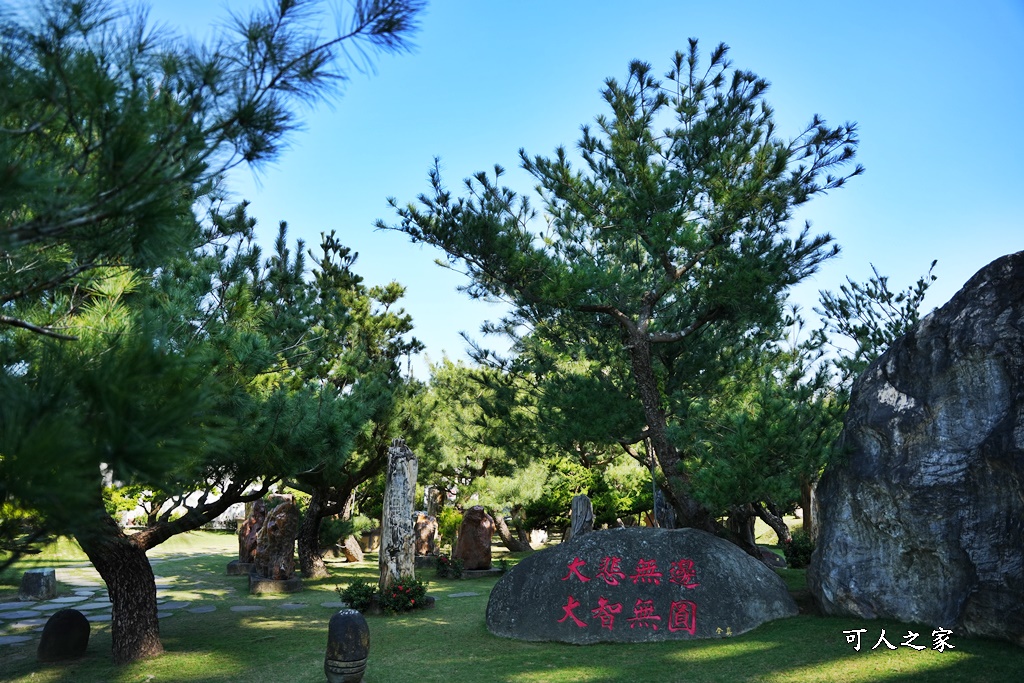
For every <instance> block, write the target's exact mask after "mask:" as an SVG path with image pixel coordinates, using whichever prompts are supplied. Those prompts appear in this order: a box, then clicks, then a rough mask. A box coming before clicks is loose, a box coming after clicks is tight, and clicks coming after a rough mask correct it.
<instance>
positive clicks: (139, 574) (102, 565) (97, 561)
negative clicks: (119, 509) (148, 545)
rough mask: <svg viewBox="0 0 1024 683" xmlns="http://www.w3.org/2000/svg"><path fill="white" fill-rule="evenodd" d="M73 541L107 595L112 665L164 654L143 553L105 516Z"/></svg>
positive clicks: (153, 588) (150, 573)
mask: <svg viewBox="0 0 1024 683" xmlns="http://www.w3.org/2000/svg"><path fill="white" fill-rule="evenodd" d="M102 517H103V518H102V521H101V523H100V524H98V525H96V526H95V527H91V528H90V529H89V531H88V532H83V533H80V534H76V536H75V538H76V540H77V541H78V543H79V545H81V546H82V550H84V551H85V554H86V555H87V556H88V557H89V561H90V562H92V564H93V566H94V567H95V568H96V571H98V572H99V574H100V577H101V578H102V579H103V580H104V581H105V582H106V584H107V591H108V592H109V593H110V603H111V622H110V632H111V638H112V640H113V655H114V662H115V663H116V664H127V663H129V662H133V661H135V660H138V659H146V658H148V657H155V656H156V655H159V654H161V653H162V652H163V651H164V647H163V645H162V644H161V642H160V621H159V619H158V618H157V606H156V579H155V578H154V576H153V568H152V567H151V566H150V564H149V558H148V557H146V550H145V549H144V548H143V547H141V546H139V545H138V544H136V543H134V542H133V537H131V536H126V535H125V534H124V532H122V531H121V529H120V528H119V527H118V526H117V524H116V523H115V522H114V520H113V519H111V518H110V516H109V515H106V514H103V516H102Z"/></svg>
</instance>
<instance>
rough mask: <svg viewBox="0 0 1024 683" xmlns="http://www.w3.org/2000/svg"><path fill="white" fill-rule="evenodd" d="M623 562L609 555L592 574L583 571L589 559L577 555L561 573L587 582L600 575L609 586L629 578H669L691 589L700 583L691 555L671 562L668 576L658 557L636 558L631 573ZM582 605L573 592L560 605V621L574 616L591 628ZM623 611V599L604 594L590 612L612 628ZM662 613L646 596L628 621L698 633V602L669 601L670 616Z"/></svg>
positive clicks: (637, 581)
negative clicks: (581, 615) (582, 614)
mask: <svg viewBox="0 0 1024 683" xmlns="http://www.w3.org/2000/svg"><path fill="white" fill-rule="evenodd" d="M621 562H622V558H620V557H616V556H611V555H606V556H605V557H604V558H602V559H601V561H600V563H599V564H598V569H597V572H596V573H595V574H594V575H593V576H592V577H588V576H586V575H585V574H584V573H583V572H582V569H583V568H584V567H585V566H586V564H587V563H586V561H585V560H583V559H582V558H579V557H574V558H573V560H572V562H569V563H568V564H567V565H566V567H567V569H568V571H567V572H566V573H565V576H563V577H562V581H570V580H571V579H572V578H573V577H575V578H576V579H577V580H579V581H580V582H581V583H587V582H589V581H590V580H591V579H592V578H593V579H600V580H602V581H604V582H605V583H606V584H607V585H609V586H619V585H622V584H623V583H625V582H626V580H627V579H630V580H632V582H633V583H634V584H641V585H646V584H653V585H655V586H660V585H661V580H662V579H663V578H667V579H668V581H669V582H670V583H672V584H675V585H678V586H682V587H683V588H689V589H692V588H696V587H698V586H699V585H700V584H699V583H697V582H696V578H697V569H696V567H695V566H694V561H693V560H691V559H689V558H680V559H679V560H676V561H675V562H670V567H669V571H668V576H667V577H665V576H664V575H663V574H662V573H661V571H660V570H659V569H658V561H657V560H656V559H647V558H641V559H639V560H637V563H636V569H635V570H634V573H633V574H630V575H629V576H627V575H626V574H625V573H624V572H623V571H622V567H621ZM669 599H671V598H669ZM591 604H593V603H591ZM659 604H660V605H661V607H662V608H664V606H665V603H661V602H659ZM581 606H582V605H581V603H580V601H579V600H577V599H576V598H574V597H573V596H571V595H570V596H569V597H568V600H566V603H565V604H564V605H562V606H561V607H562V618H561V619H558V623H559V624H562V623H566V622H568V621H570V620H571V621H572V623H574V624H576V626H577V627H579V628H588V624H587V622H585V621H583V620H582V619H580V618H579V617H578V616H577V615H576V612H575V610H576V609H577V608H578V607H581ZM587 607H590V605H587ZM587 607H585V608H584V609H586V608H587ZM622 611H623V607H622V603H621V602H610V601H609V600H608V599H607V598H606V597H604V596H601V597H599V598H598V599H597V607H595V608H594V609H591V610H590V613H591V615H592V616H591V618H592V619H595V620H598V621H600V624H601V628H606V629H608V630H609V631H612V630H614V628H615V617H616V616H617V615H619V614H621V613H622ZM663 615H664V612H662V614H658V613H657V611H656V610H655V601H654V600H653V599H652V600H645V599H644V598H638V599H637V601H636V604H635V605H634V606H633V616H632V617H630V618H628V619H627V620H626V621H627V622H629V627H630V628H631V629H635V628H640V629H651V630H652V631H657V630H658V628H659V627H660V626H662V625H667V626H668V630H669V631H670V632H672V633H677V632H680V631H685V632H686V633H689V634H690V635H694V634H695V633H696V630H697V603H695V602H691V601H690V600H676V601H673V602H671V604H670V605H669V609H668V616H667V617H665V616H663Z"/></svg>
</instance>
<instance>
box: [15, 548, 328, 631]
mask: <svg viewBox="0 0 1024 683" xmlns="http://www.w3.org/2000/svg"><path fill="white" fill-rule="evenodd" d="M152 564H157V562H156V561H154V562H153V563H152ZM57 581H58V582H61V583H63V584H65V585H67V586H71V587H72V591H73V593H74V594H73V595H65V596H62V597H58V598H54V599H53V600H42V601H37V602H3V603H0V647H2V646H7V645H12V646H34V645H35V644H36V643H37V642H38V639H39V634H40V633H41V632H42V630H43V626H45V625H46V621H47V620H48V619H49V618H50V617H51V616H52V615H53V614H54V613H56V612H58V611H59V610H62V609H67V608H72V609H77V610H79V611H81V612H82V614H84V615H85V618H86V619H88V620H89V622H90V623H92V624H101V623H104V622H109V621H110V619H111V616H110V608H111V604H110V596H109V594H108V593H107V590H106V586H105V584H104V583H103V581H102V580H101V579H100V577H99V574H97V573H96V570H95V569H93V568H92V566H91V565H88V564H82V565H74V566H69V567H66V568H58V569H57ZM156 588H157V592H156V597H157V607H158V612H157V617H158V618H160V619H167V618H169V617H173V616H174V615H176V614H180V613H186V614H188V615H190V616H189V618H193V617H191V615H203V614H210V613H211V612H216V611H217V605H214V604H199V602H200V601H194V600H193V601H188V602H186V601H183V600H171V599H169V597H168V591H169V590H171V589H172V588H173V584H172V583H171V582H170V581H168V580H167V579H166V578H164V577H160V576H158V577H156ZM206 602H207V603H209V602H210V601H206ZM307 607H309V605H308V604H306V603H289V602H282V603H274V604H265V605H234V606H232V607H231V608H230V609H231V611H232V612H263V611H268V610H282V611H296V610H301V609H305V608H307ZM321 607H325V608H329V609H340V608H343V607H347V605H346V604H345V603H344V602H338V601H331V602H323V603H321ZM199 618H201V617H199Z"/></svg>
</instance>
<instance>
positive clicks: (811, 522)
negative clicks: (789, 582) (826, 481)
mask: <svg viewBox="0 0 1024 683" xmlns="http://www.w3.org/2000/svg"><path fill="white" fill-rule="evenodd" d="M816 484H817V482H814V481H809V480H806V481H802V482H800V509H801V510H803V513H804V517H803V521H804V533H806V534H807V535H808V537H810V539H811V540H812V541H813V540H814V539H815V537H816V536H817V535H818V530H817V529H816V528H815V527H816V524H815V521H816V520H815V511H814V509H815V508H816V507H817V500H815V499H816V496H815V490H814V489H815V487H816Z"/></svg>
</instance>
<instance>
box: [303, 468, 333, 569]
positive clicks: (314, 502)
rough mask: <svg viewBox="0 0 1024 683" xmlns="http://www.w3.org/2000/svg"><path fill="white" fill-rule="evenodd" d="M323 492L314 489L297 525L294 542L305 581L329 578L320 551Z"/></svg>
mask: <svg viewBox="0 0 1024 683" xmlns="http://www.w3.org/2000/svg"><path fill="white" fill-rule="evenodd" d="M323 507H324V492H323V489H320V488H315V489H313V491H312V495H311V496H310V498H309V504H308V505H307V506H306V514H304V515H303V516H302V521H301V522H300V523H299V533H298V537H297V538H296V540H297V541H298V546H299V569H300V570H301V571H302V576H303V577H305V578H307V579H322V578H324V577H325V576H329V575H330V572H328V571H327V565H325V564H324V555H323V552H322V551H321V550H320V522H321V520H323Z"/></svg>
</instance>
